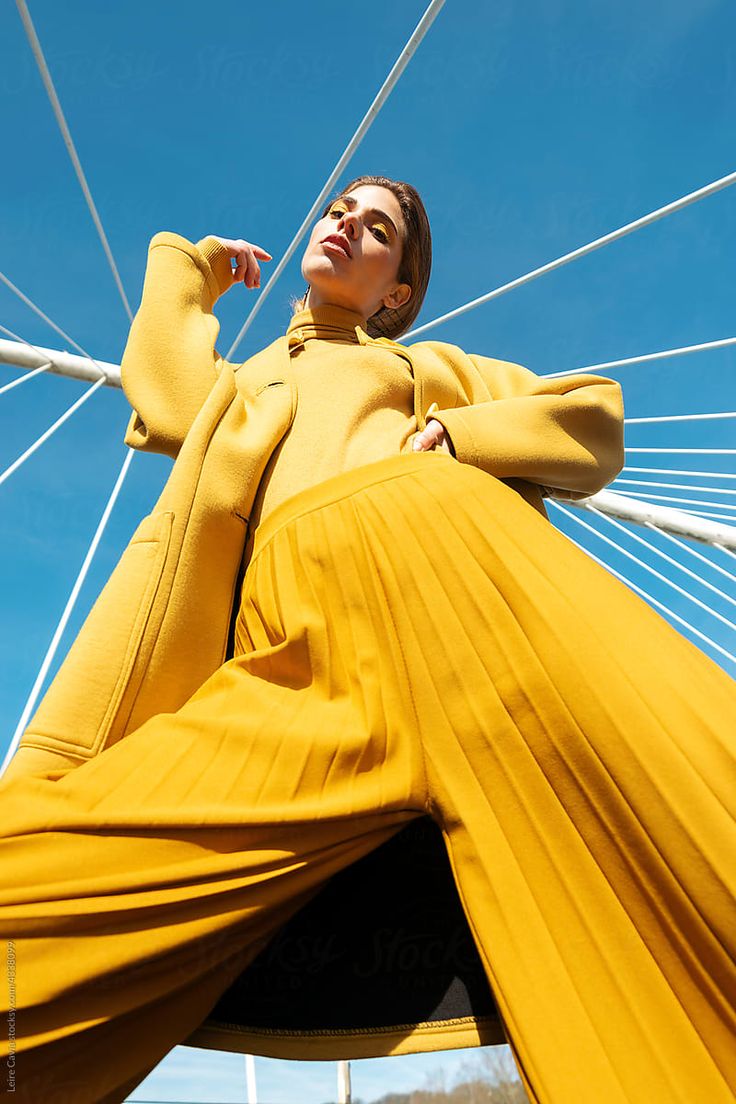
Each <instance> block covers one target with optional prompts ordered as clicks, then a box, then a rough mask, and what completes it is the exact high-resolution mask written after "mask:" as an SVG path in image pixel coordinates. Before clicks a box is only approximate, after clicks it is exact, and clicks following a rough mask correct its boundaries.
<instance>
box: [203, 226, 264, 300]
mask: <svg viewBox="0 0 736 1104" xmlns="http://www.w3.org/2000/svg"><path fill="white" fill-rule="evenodd" d="M208 236H209V237H211V238H215V240H216V241H218V242H220V244H221V245H224V246H226V247H227V249H228V250H229V253H230V256H231V257H235V259H236V260H237V262H238V265H237V268H235V269H234V270H233V283H235V284H237V283H239V282H240V281H241V280H242V281H243V283H244V285H245V286H246V287H247V288H259V287H260V286H261V267H260V265H259V264H258V261H259V260H260V261H271V260H273V257H272V256H271V254H270V253H268V252H266V250H265V249H262V248H261V246H260V245H253V243H252V242H247V241H244V240H243V238H220V237H218V236H217V235H216V234H210V235H208Z"/></svg>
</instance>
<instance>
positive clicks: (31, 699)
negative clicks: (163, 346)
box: [0, 385, 134, 777]
mask: <svg viewBox="0 0 736 1104" xmlns="http://www.w3.org/2000/svg"><path fill="white" fill-rule="evenodd" d="M96 386H97V385H96ZM133 453H134V450H133V449H127V453H126V457H125V460H124V461H123V464H122V467H121V469H120V473H119V475H118V477H117V480H116V482H115V486H114V487H113V489H112V493H111V494H110V497H109V499H108V500H107V505H106V506H105V509H104V511H103V513H102V517H101V518H100V521H99V524H98V526H97V529H96V530H95V534H94V536H93V538H92V542H91V544H90V546H89V548H88V549H87V555H86V556H85V557H84V562H83V564H82V566H81V568H80V570H79V574H78V575H77V578H76V581H75V583H74V586H73V587H72V591H71V594H70V595H69V598H68V599H67V603H66V606H65V607H64V612H63V613H62V615H61V618H60V620H59V623H58V625H57V626H56V630H55V632H54V635H53V637H52V640H51V643H50V645H49V648H48V651H47V652H46V655H45V656H44V658H43V663H42V664H41V669H40V670H39V672H38V675H37V676H36V681H35V682H34V684H33V687H32V689H31V692H30V694H29V696H28V700H27V701H26V704H25V705H24V707H23V712H22V713H21V716H20V720H19V721H18V725H17V727H16V729H15V732H14V734H13V738H12V740H11V741H10V746H9V748H8V750H7V753H6V756H5V759H4V760H3V764H2V767H0V777H1V776H2V775H3V774H4V772H5V770H6V769H7V767H8V764H9V763H10V760H11V759H12V758H13V755H14V754H15V751H16V748H17V747H18V744H19V743H20V739H21V736H22V735H23V733H24V732H25V729H26V727H27V725H28V722H29V720H30V719H31V715H32V713H33V710H34V708H35V705H36V701H37V699H38V695H39V693H40V691H41V687H42V686H43V682H44V679H45V678H46V675H47V673H48V670H49V667H50V666H51V663H52V660H53V658H54V656H55V655H56V649H57V648H58V646H59V641H60V640H61V637H62V635H63V633H64V629H65V628H66V625H67V622H68V621H69V617H70V616H71V612H72V610H73V609H74V604H75V602H76V600H77V596H78V595H79V592H80V590H81V588H82V583H83V582H84V580H85V578H86V576H87V572H88V570H89V566H90V564H91V563H92V559H93V557H94V554H95V552H96V551H97V546H98V544H99V543H100V538H101V537H102V534H103V533H104V531H105V526H106V525H107V521H108V518H109V517H110V514H111V513H112V508H113V506H114V505H115V502H116V501H117V497H118V494H119V493H120V488H121V487H122V485H123V482H124V480H125V476H126V475H127V474H128V468H129V467H130V462H131V460H132V459H133Z"/></svg>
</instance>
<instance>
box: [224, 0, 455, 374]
mask: <svg viewBox="0 0 736 1104" xmlns="http://www.w3.org/2000/svg"><path fill="white" fill-rule="evenodd" d="M444 3H445V0H431V3H430V4H429V5H428V7H427V9H426V11H425V13H424V15H423V16H422V18H421V19H420V20H419V22H418V24H417V26H416V27H415V29H414V31H413V33H412V35H411V37H410V38H409V40H408V42H407V43H406V46H404V49H403V50H402V51H401V53H400V54H399V56H398V58H397V59H396V61H395V62H394V65H393V68H392V69H391V72H390V73H389V75H388V76H387V77H386V80H385V81H384V82H383V85H382V86H381V88H380V90H379V92H378V95H377V96H376V97H375V99H374V100H373V103H372V104H371V106H370V107H369V108H368V110H367V111H366V113H365V115H364V116H363V119H362V120H361V122H360V124H359V126H358V129H357V130H356V131H355V133H354V134H353V137H352V138H351V139H350V141H349V142H348V144H347V146H346V147H345V150H344V152H343V154H342V156H341V157H340V159H339V161H338V162H337V164H336V165H335V167H334V169H333V170H332V172H331V173H330V175H329V177H328V178H327V181H326V182H325V184H324V186H323V188H322V191H321V192H320V193H319V195H318V196H317V198H316V199H315V201H314V203H313V204H312V206H311V208H310V210H309V213H308V214H307V216H306V218H305V219H304V222H303V223H302V224H301V226H300V227H299V229H298V230H297V232H296V234H295V235H294V237H293V239H292V241H291V244H290V245H289V248H288V249H287V250H286V252H285V253H284V255H283V257H282V258H281V260H280V261H279V263H278V264H277V266H276V268H275V269H274V271H273V273H272V275H271V277H270V279H269V280H268V282H267V284H266V286H265V287H264V289H263V291H262V292H261V294H260V295H259V296H258V298H257V299H256V301H255V303H254V304H253V307H252V308H251V312H250V314H249V315H248V317H247V318H246V320H245V322H244V323H243V325H242V326H241V328H240V332H239V333H238V336H237V337H236V338H235V340H234V341H233V343H232V345H231V346H230V348H229V349H228V351H227V354H226V356H225V359H226V360H230V358H231V357H232V355H233V353H234V352H235V350H236V349H237V347H238V345H239V344H240V342H241V341H242V340H243V337H244V336H245V334H246V332H247V331H248V329H249V327H250V325H251V323H252V321H253V319H254V318H255V317H256V315H257V314H258V312H259V310H260V309H261V307H262V306H263V304H264V303H265V301H266V298H267V297H268V295H269V293H270V291H271V289H272V288H273V286H274V284H275V283H276V281H277V280H278V278H279V276H280V275H281V273H282V272H283V271H284V269H285V268H286V265H287V264H288V263H289V261H290V260H291V258H292V256H293V254H294V252H295V250H296V247H297V246H298V245H299V242H300V241H301V240H302V238H303V237H304V235H305V233H306V232H307V230H308V229H309V227H310V226H311V224H312V222H313V221H314V218H315V216H316V215H317V214H318V213H320V211H321V208H322V205H323V204H324V201H325V199H326V198H327V196H328V195H329V193H330V190H331V189H332V187H333V185H334V184H335V182H336V181H337V180H338V179H339V177H340V175H341V173H342V172H343V169H344V168H345V166H346V165H347V164H348V162H349V161H350V159H351V157H352V156H353V154H354V153H355V151H356V149H357V148H358V146H359V145H360V143H361V142H362V141H363V138H364V137H365V135H366V134H367V133H368V130H369V129H370V127H371V125H372V123H373V122H374V120H375V118H376V116H377V115H378V112H379V111H380V110H381V108H382V107H383V105H384V103H385V102H386V100H387V99H388V97H389V95H390V94H391V92H392V90H393V88H394V86H395V84H396V82H397V81H398V79H399V77H400V76H401V74H402V73H403V72H404V69H405V68H406V66H407V65H408V63H409V61H410V60H411V58H412V56H413V55H414V53H415V52H416V50H417V48H418V46H419V45H420V43H421V41H422V39H423V38H424V36H425V35H426V33H427V31H428V30H429V28H430V27H431V26H432V23H433V22H434V20H435V19H436V17H437V15H438V14H439V12H440V9H441V8H442V6H443V5H444Z"/></svg>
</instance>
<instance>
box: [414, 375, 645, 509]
mask: <svg viewBox="0 0 736 1104" xmlns="http://www.w3.org/2000/svg"><path fill="white" fill-rule="evenodd" d="M470 359H471V360H472V361H473V363H474V364H475V366H476V367H477V368H478V371H479V372H480V373H481V375H482V377H483V379H484V381H485V383H486V386H487V387H488V389H489V391H490V393H491V395H493V399H492V400H491V401H488V402H481V403H475V404H472V405H470V406H463V407H453V408H452V409H448V410H438V411H436V412H435V413H434V414H432V417H433V418H436V419H437V421H438V422H441V423H442V425H443V426H444V427H445V429H446V430H447V432H448V434H449V435H450V437H451V439H452V444H453V447H454V449H455V455H456V457H457V459H458V460H460V461H462V462H465V463H468V464H474V465H476V466H477V467H479V468H482V469H483V470H484V471H487V472H488V473H489V474H491V475H495V476H497V477H499V478H504V477H508V476H516V477H520V478H522V479H526V480H529V481H530V482H533V483H537V484H539V485H540V486H541V487H542V492H543V493H544V494H551V495H553V496H555V497H558V498H567V499H569V500H572V501H574V500H575V499H578V498H584V497H586V496H587V495H592V494H595V493H596V491H600V490H602V488H603V487H605V486H606V484H607V483H610V482H611V480H612V479H614V478H615V477H616V475H618V473H619V472H620V471H621V469H622V467H623V465H624V408H623V393H622V389H621V385H620V384H619V383H618V382H617V381H616V380H612V379H606V378H605V377H603V376H598V375H594V374H593V373H580V374H578V375H571V376H558V377H556V378H553V379H549V378H545V377H544V376H537V375H536V374H535V373H534V372H531V371H530V370H529V369H528V368H524V367H523V366H522V365H521V364H513V363H511V362H510V361H504V360H494V359H492V358H491V357H484V356H480V355H478V354H475V353H471V354H470Z"/></svg>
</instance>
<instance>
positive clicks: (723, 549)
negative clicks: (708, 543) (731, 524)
mask: <svg viewBox="0 0 736 1104" xmlns="http://www.w3.org/2000/svg"><path fill="white" fill-rule="evenodd" d="M714 547H715V548H720V550H721V552H725V553H726V555H727V556H731V557H732V559H734V560H736V552H734V551H733V549H731V548H728V547H727V546H726V545H725V544H719V543H718V542H717V541H716V543H715V545H714Z"/></svg>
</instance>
